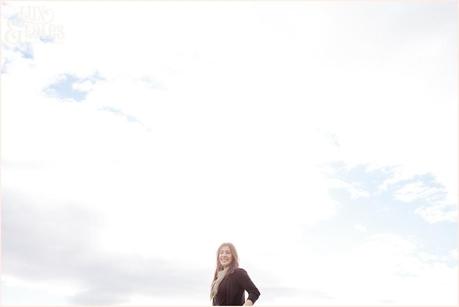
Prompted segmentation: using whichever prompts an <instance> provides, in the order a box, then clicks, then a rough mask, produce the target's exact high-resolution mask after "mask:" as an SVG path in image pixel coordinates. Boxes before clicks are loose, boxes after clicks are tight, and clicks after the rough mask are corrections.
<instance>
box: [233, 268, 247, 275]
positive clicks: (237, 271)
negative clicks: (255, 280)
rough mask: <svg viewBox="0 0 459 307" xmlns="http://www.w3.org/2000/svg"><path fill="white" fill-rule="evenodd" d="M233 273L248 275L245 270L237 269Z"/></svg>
mask: <svg viewBox="0 0 459 307" xmlns="http://www.w3.org/2000/svg"><path fill="white" fill-rule="evenodd" d="M233 273H234V274H236V275H243V274H247V271H246V270H244V269H243V268H236V269H235V270H234V272H233Z"/></svg>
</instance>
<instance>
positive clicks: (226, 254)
mask: <svg viewBox="0 0 459 307" xmlns="http://www.w3.org/2000/svg"><path fill="white" fill-rule="evenodd" d="M218 261H220V264H221V265H222V266H223V267H227V266H229V265H230V264H231V261H233V255H232V254H231V250H230V248H229V246H223V247H222V248H220V252H219V253H218Z"/></svg>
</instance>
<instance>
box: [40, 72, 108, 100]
mask: <svg viewBox="0 0 459 307" xmlns="http://www.w3.org/2000/svg"><path fill="white" fill-rule="evenodd" d="M98 80H103V78H102V77H101V76H100V75H99V73H97V72H96V73H95V74H93V75H91V76H89V77H86V78H78V77H76V76H74V75H71V74H64V75H62V76H61V77H60V78H59V80H57V81H56V82H54V83H53V84H51V85H49V86H48V87H47V88H46V89H45V92H46V93H47V94H48V95H49V96H53V97H57V98H59V99H63V100H66V99H71V100H74V101H82V100H84V99H86V95H87V93H88V92H89V91H83V90H79V89H77V88H75V85H76V84H79V83H82V82H86V81H90V82H91V83H93V84H94V83H96V82H97V81H98Z"/></svg>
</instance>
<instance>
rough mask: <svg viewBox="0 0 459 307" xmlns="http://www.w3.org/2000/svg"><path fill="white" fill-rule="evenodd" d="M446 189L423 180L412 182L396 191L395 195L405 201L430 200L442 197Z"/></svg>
mask: <svg viewBox="0 0 459 307" xmlns="http://www.w3.org/2000/svg"><path fill="white" fill-rule="evenodd" d="M443 192H444V189H442V188H439V187H432V186H428V185H426V184H424V183H422V182H419V181H418V182H411V183H408V184H406V185H404V186H403V187H401V188H400V189H398V190H397V191H395V192H394V197H395V198H397V199H399V200H401V201H403V202H407V203H408V202H414V201H417V200H426V201H429V202H434V201H437V200H438V199H439V198H441V197H442V195H441V194H442V193H443Z"/></svg>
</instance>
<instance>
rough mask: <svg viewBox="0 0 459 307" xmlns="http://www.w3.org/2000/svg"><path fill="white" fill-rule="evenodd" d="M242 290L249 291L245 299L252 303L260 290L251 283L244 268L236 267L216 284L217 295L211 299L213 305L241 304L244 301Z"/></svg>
mask: <svg viewBox="0 0 459 307" xmlns="http://www.w3.org/2000/svg"><path fill="white" fill-rule="evenodd" d="M244 291H247V293H249V297H248V298H247V299H249V300H251V301H252V302H253V303H255V301H256V300H257V299H258V297H259V296H260V291H258V289H257V287H255V285H254V284H253V282H252V280H251V279H250V277H249V275H248V274H247V272H246V271H245V270H244V269H241V268H238V269H236V270H235V271H234V272H233V273H231V274H229V275H226V276H225V277H224V278H223V280H222V281H221V283H220V285H219V286H218V292H217V295H216V296H215V297H214V299H213V301H212V305H213V306H242V305H244V303H245V294H244Z"/></svg>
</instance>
